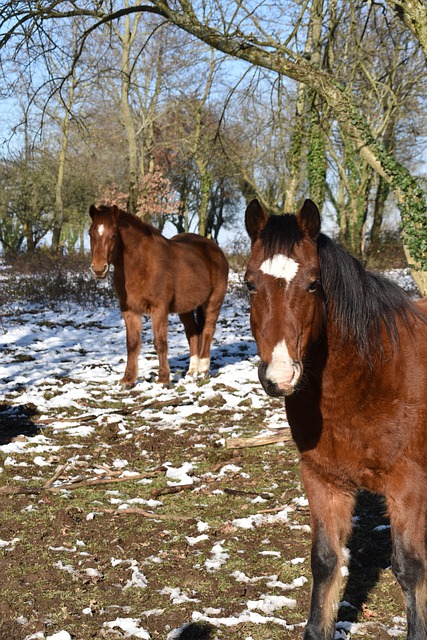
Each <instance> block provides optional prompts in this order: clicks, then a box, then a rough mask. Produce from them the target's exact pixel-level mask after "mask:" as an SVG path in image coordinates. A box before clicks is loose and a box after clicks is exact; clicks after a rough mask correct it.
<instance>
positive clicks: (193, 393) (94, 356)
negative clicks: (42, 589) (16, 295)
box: [0, 271, 413, 640]
mask: <svg viewBox="0 0 427 640" xmlns="http://www.w3.org/2000/svg"><path fill="white" fill-rule="evenodd" d="M389 275H390V276H391V277H393V279H395V280H397V281H398V282H400V283H401V284H403V285H404V286H413V283H412V282H410V276H409V275H408V273H403V274H402V272H400V271H396V272H392V273H390V274H389ZM236 277H237V276H235V274H233V275H232V278H234V279H236ZM125 341H126V339H125V329H124V323H123V321H122V319H121V316H120V313H119V311H118V310H117V308H116V307H115V306H113V307H110V306H107V307H99V308H84V307H81V306H77V305H74V304H72V303H68V304H67V305H63V306H62V307H61V308H59V309H58V308H55V309H54V308H46V307H43V306H39V307H38V306H33V307H31V306H30V305H28V306H27V305H24V306H22V305H14V308H13V314H11V315H10V316H9V317H8V318H7V322H4V323H3V324H2V325H0V350H1V351H2V354H3V355H2V359H1V362H0V377H1V378H2V392H3V398H4V399H6V400H7V402H8V404H9V405H11V406H10V408H9V409H8V411H10V412H11V414H10V415H11V416H12V414H13V417H14V418H17V417H18V418H19V415H20V413H19V412H20V411H21V410H22V407H23V406H25V405H34V406H35V407H37V410H38V412H39V414H41V415H40V420H39V424H41V425H42V426H43V423H45V424H48V425H49V436H50V437H47V436H45V435H43V433H39V434H37V435H32V434H28V435H25V436H19V437H18V438H16V439H14V441H12V442H9V443H7V444H3V445H1V446H0V454H2V455H1V457H0V464H2V465H3V466H4V467H5V466H11V467H19V466H24V465H33V466H34V469H35V474H37V473H43V470H44V468H45V467H47V468H50V471H49V470H47V471H46V472H47V474H48V477H49V476H51V475H52V474H53V472H54V470H55V465H56V464H57V462H58V460H57V458H56V455H57V454H58V452H59V449H60V448H59V446H58V445H57V444H56V443H55V434H56V433H60V432H61V431H66V432H67V433H68V434H69V435H70V436H73V437H75V440H74V444H73V448H72V449H71V447H70V451H69V459H68V465H69V469H71V470H72V472H73V474H75V477H74V480H75V481H78V479H79V466H78V465H79V460H80V458H79V447H80V446H81V445H80V444H79V443H80V442H81V441H82V440H84V438H85V437H87V436H89V435H91V434H93V432H94V430H95V427H94V426H92V425H88V424H85V421H86V420H88V419H89V418H91V419H92V421H93V419H94V417H95V419H96V422H97V424H99V425H106V424H107V425H116V426H117V428H118V429H119V433H120V437H123V438H126V437H128V436H129V433H128V431H127V429H126V427H125V426H124V425H125V423H124V421H123V414H124V412H125V410H126V408H130V409H132V410H135V412H136V414H137V415H138V412H140V415H141V416H144V419H145V421H147V422H148V421H150V419H152V420H153V421H155V425H156V429H157V430H158V431H159V432H160V431H162V430H164V431H167V432H170V434H171V437H175V436H179V435H182V434H185V433H186V429H187V428H188V425H189V424H190V425H191V418H192V416H196V415H204V414H208V412H209V405H208V404H206V401H209V400H212V399H214V398H215V397H216V396H217V394H218V391H217V389H218V386H219V385H222V387H223V388H225V389H226V390H224V391H222V392H221V396H222V400H223V403H224V405H227V407H228V408H230V407H233V411H234V413H233V414H231V415H232V418H231V420H230V422H229V423H228V424H223V425H221V426H218V428H217V433H218V437H217V438H216V441H215V444H216V446H218V447H223V446H224V443H225V439H226V438H228V437H238V436H239V435H240V434H241V432H242V426H243V425H244V422H245V415H246V411H250V409H251V407H253V408H260V407H262V408H265V409H266V412H268V408H269V405H270V399H269V398H268V397H267V396H266V395H265V393H264V391H263V390H262V388H261V386H260V384H259V382H258V375H257V367H256V364H257V360H258V358H257V355H256V346H255V343H254V341H253V339H252V337H251V333H250V327H249V315H248V304H247V301H246V299H245V298H244V297H239V296H236V295H232V294H229V295H228V296H227V298H226V301H225V303H224V306H223V309H222V312H221V316H220V320H219V322H218V325H217V329H216V333H215V338H214V342H213V347H212V364H211V372H212V377H211V378H209V379H207V380H205V381H203V385H202V386H201V385H200V384H198V382H197V381H196V380H193V379H192V378H190V377H188V376H186V370H187V368H188V348H187V342H186V338H185V335H184V332H183V330H182V328H181V324H180V322H179V320H178V318H177V317H175V316H171V317H170V325H169V362H170V365H171V371H172V386H171V388H167V389H166V388H163V387H162V386H161V385H158V384H157V383H156V382H153V381H152V377H153V373H154V374H156V373H157V367H158V365H157V357H156V354H155V352H154V349H153V338H152V333H151V327H150V323H149V321H148V319H145V321H144V324H143V339H142V344H143V347H142V351H141V355H140V358H139V377H138V380H137V383H136V385H135V389H134V391H135V392H136V393H135V394H128V393H126V392H123V393H121V395H120V398H121V400H122V403H121V404H122V409H120V410H116V409H114V410H110V409H104V408H94V409H92V410H91V411H90V412H88V411H87V408H85V406H86V403H87V402H88V401H90V400H93V399H94V398H96V397H97V396H100V394H102V399H103V401H106V400H108V399H109V398H110V397H112V395H114V397H115V398H117V395H118V394H120V391H119V380H120V378H121V377H122V375H123V372H124V367H125V361H124V360H125ZM24 356H25V357H24ZM178 387H179V389H180V393H181V394H182V397H183V398H184V399H185V401H183V402H182V403H181V405H179V406H174V407H173V414H171V410H170V403H171V401H173V399H174V398H175V397H176V394H177V388H178ZM138 392H141V395H142V393H143V396H144V406H139V405H138ZM110 394H111V396H110ZM163 404H164V406H163ZM154 405H155V406H154ZM234 408H235V409H234ZM61 409H62V410H64V420H61V419H60V411H61ZM66 409H72V410H73V411H74V412H75V414H76V419H75V420H72V419H70V412H69V411H65V410H66ZM51 412H52V413H53V414H54V415H55V420H51ZM171 417H172V419H171ZM92 423H93V422H92ZM265 424H267V428H266V429H265V430H264V433H268V434H270V435H271V434H272V433H275V432H276V431H277V429H283V428H287V426H288V425H287V421H286V413H285V410H284V407H283V408H282V409H280V408H279V409H275V410H274V412H273V411H271V412H270V415H268V416H267V420H266V423H265ZM264 426H265V425H264ZM140 428H141V432H143V430H144V428H145V427H144V425H142V426H141V427H140ZM109 446H110V445H109V444H108V442H105V443H103V444H102V447H104V448H105V449H107V448H108V447H109ZM198 447H200V449H201V451H203V447H204V445H199V444H198V443H195V445H194V448H195V450H197V448H198ZM140 454H141V456H144V455H145V456H147V457H148V453H147V452H146V451H143V450H142V451H141V452H140ZM15 456H16V457H15ZM21 456H25V461H22V460H21V459H20V457H21ZM18 457H19V461H18ZM111 466H112V467H113V469H114V470H115V473H117V474H119V473H120V472H122V474H123V476H122V477H126V476H129V477H131V476H132V475H135V471H134V470H133V469H132V468H128V467H130V466H131V465H130V463H129V461H128V460H126V459H121V458H116V459H114V461H113V463H112V465H111ZM164 468H165V470H166V477H167V479H168V481H167V484H168V486H169V487H171V489H173V488H175V487H184V486H191V487H193V486H197V487H201V488H203V486H204V485H203V482H205V481H207V480H212V477H211V478H208V477H207V476H208V474H206V475H205V476H203V475H200V474H198V469H197V463H195V462H193V461H191V462H190V461H188V460H183V461H182V462H181V464H180V465H179V466H177V464H176V463H175V464H173V463H172V462H166V463H164ZM267 470H268V467H267V466H266V471H267ZM1 471H2V468H1V467H0V473H1ZM101 472H102V467H100V468H99V469H98V470H97V469H94V473H101ZM284 473H285V471H284ZM233 477H237V478H246V479H247V478H248V477H249V476H248V474H245V473H244V472H243V470H242V467H241V466H239V465H238V464H234V463H228V464H225V465H223V466H222V467H221V468H220V469H218V471H217V473H216V476H215V478H214V479H219V478H233ZM18 479H19V476H16V478H15V480H18ZM139 482H140V483H150V482H151V480H150V479H149V478H143V479H141V480H139ZM60 484H61V483H60V481H58V480H56V481H55V485H54V486H55V487H60ZM217 491H218V492H220V491H221V490H219V489H218V490H217ZM60 495H61V496H63V498H62V499H64V500H67V496H68V493H67V491H66V489H64V491H63V493H61V494H60ZM106 495H108V499H109V500H110V503H111V505H113V506H114V508H116V509H117V510H122V509H127V508H129V507H130V506H132V507H134V508H138V505H141V506H142V508H144V509H150V510H152V511H153V510H155V509H156V508H158V507H161V506H162V502H161V501H160V500H143V499H136V498H133V499H127V498H126V496H122V495H121V492H120V490H116V491H113V490H110V491H108V492H107V493H106ZM262 502H263V499H262V498H261V497H259V496H258V497H257V498H255V499H253V503H254V504H255V503H256V504H259V510H260V511H262ZM305 507H307V500H306V498H305V497H304V496H301V497H299V498H296V499H294V500H293V502H292V503H291V504H287V505H285V506H284V507H283V508H281V509H280V510H278V511H277V512H275V513H266V512H263V513H261V512H259V513H256V514H254V515H249V516H247V517H240V518H232V517H231V518H230V526H232V527H234V528H235V530H237V531H240V532H242V531H243V532H244V533H243V535H246V532H250V531H251V530H254V529H257V528H260V527H262V526H268V525H272V524H274V523H281V524H286V525H287V526H288V528H289V530H295V531H297V530H299V529H300V530H303V531H307V529H308V527H303V526H299V525H296V524H295V523H293V522H291V519H292V517H293V514H294V513H295V511H296V510H297V509H298V508H305ZM33 508H37V506H35V507H33ZM97 509H98V505H97V504H95V503H94V505H93V511H91V512H89V513H86V514H85V515H84V517H85V518H86V520H91V519H94V518H96V517H98V513H99V511H98V510H97ZM28 510H30V509H29V508H28ZM206 520H208V517H207V516H206ZM382 529H383V527H377V528H376V529H375V531H378V532H380V531H382ZM245 530H246V531H245ZM193 534H197V535H193ZM162 535H164V536H165V538H167V535H168V531H167V529H165V531H164V532H163V534H162ZM214 535H216V533H215V534H214V533H212V532H211V527H210V525H209V523H208V522H206V521H202V520H198V521H197V522H196V523H195V525H194V524H193V526H192V528H190V525H189V527H188V530H187V535H185V536H183V540H185V544H186V545H187V547H189V548H191V549H194V551H195V552H196V551H197V550H198V547H199V545H201V544H202V543H205V542H207V541H208V542H209V551H208V555H207V557H206V556H205V558H206V559H204V560H201V561H200V564H199V565H198V568H199V570H205V571H207V572H211V573H212V574H217V573H218V572H221V571H227V572H228V574H229V575H231V576H233V577H234V578H235V580H236V582H241V583H246V584H259V585H264V584H265V590H266V593H264V594H263V595H262V596H261V597H260V598H258V599H256V600H247V601H246V602H243V600H242V607H241V611H240V612H235V613H234V615H231V616H224V615H222V611H221V610H220V609H213V608H205V609H203V608H202V606H200V607H199V605H198V604H197V603H199V602H200V599H199V598H198V596H197V592H196V591H195V592H194V593H190V592H189V591H188V588H187V589H184V588H182V587H181V586H180V585H179V583H178V580H179V576H171V582H170V584H169V585H165V586H164V587H163V588H162V589H161V590H160V591H159V594H160V595H161V596H162V597H163V598H164V600H165V602H166V600H169V601H170V602H171V603H172V604H173V605H179V604H180V603H185V602H192V603H195V607H194V610H193V614H192V620H193V621H204V622H207V623H209V624H211V625H213V626H214V627H216V628H220V627H232V626H236V628H239V627H238V625H245V623H252V624H257V625H258V624H260V625H264V624H276V625H279V626H280V627H282V628H284V629H288V630H293V629H297V627H298V629H297V630H296V631H295V633H296V635H297V636H298V637H299V636H300V635H301V633H302V632H301V628H300V627H303V626H304V624H305V623H304V622H301V624H298V625H289V624H288V623H287V622H286V614H285V613H284V612H283V610H284V609H286V608H292V607H295V604H296V600H295V599H294V598H292V597H286V596H284V595H279V594H280V592H282V593H283V592H284V591H285V592H294V591H295V590H298V589H299V588H301V587H303V586H304V585H305V584H306V583H307V580H308V578H307V577H306V576H305V575H301V576H300V577H298V578H296V579H294V580H293V581H292V582H289V583H286V582H283V581H281V580H280V579H279V577H278V575H276V574H273V575H261V576H252V577H250V576H248V575H246V574H244V573H243V572H239V571H235V572H233V571H232V569H230V568H229V565H231V564H232V562H231V561H232V558H230V550H229V549H228V548H227V546H226V543H225V540H218V539H215V537H214ZM18 543H19V538H13V539H11V540H0V548H1V549H2V550H3V551H4V552H5V553H7V552H8V551H10V550H13V549H14V548H15V546H16V545H17V544H18ZM76 546H77V547H79V548H83V547H84V546H85V542H84V541H81V540H79V541H74V545H73V544H71V542H70V544H69V545H67V546H64V545H60V546H56V547H51V551H52V552H54V553H61V552H62V553H70V552H73V551H74V552H75V550H76ZM81 553H84V551H82V552H81ZM115 553H118V552H117V551H115ZM259 553H261V554H263V555H265V556H270V561H271V566H272V567H277V565H278V564H280V562H284V558H283V552H279V551H277V550H272V549H266V550H262V549H260V550H259ZM55 557H56V558H57V557H58V556H55ZM162 561H163V560H162V558H161V557H154V556H150V557H148V558H147V559H146V560H144V565H145V564H147V565H150V563H161V562H162ZM287 562H289V563H290V564H291V565H298V566H299V565H301V573H305V574H307V575H309V562H308V560H307V559H306V558H302V557H297V558H293V559H288V560H287ZM274 563H276V564H274ZM53 566H54V567H55V568H56V569H57V570H58V571H61V572H65V573H67V574H69V576H70V580H71V579H72V578H73V577H74V576H75V575H76V574H77V573H78V572H81V571H83V570H82V569H81V568H77V567H75V566H73V565H72V564H68V563H66V562H64V561H63V560H61V559H59V560H57V561H54V562H53ZM111 566H112V567H113V568H117V571H120V570H122V571H124V572H125V574H126V577H125V580H124V582H123V584H122V587H121V588H122V589H130V588H136V589H141V590H148V588H149V587H150V574H149V571H147V572H146V573H147V576H148V577H146V575H145V574H144V572H143V571H142V568H141V567H140V565H139V564H138V562H137V561H136V560H134V559H129V558H127V559H125V558H124V557H118V558H114V557H111ZM151 566H153V564H151ZM144 570H145V569H144ZM84 571H85V572H86V575H87V577H88V578H91V579H94V580H96V579H102V572H100V571H99V570H98V569H96V568H93V567H89V568H86V569H84ZM272 571H277V569H276V568H273V569H272ZM342 572H343V573H346V572H347V569H346V568H345V567H343V568H342ZM174 580H175V582H174ZM272 590H275V595H273V594H272V593H270V591H272ZM197 607H199V608H200V610H199V609H198V608H197ZM162 612H163V609H153V610H147V611H145V612H138V615H139V616H140V617H138V618H135V617H116V618H114V616H113V615H111V618H112V619H111V620H109V621H106V622H103V623H102V625H103V628H102V629H101V630H100V636H101V635H102V637H104V636H105V637H109V636H110V634H112V635H111V637H124V638H132V637H134V638H143V639H148V640H149V639H150V634H149V633H148V631H146V630H145V629H144V625H143V622H142V619H143V618H144V619H147V618H149V617H151V616H157V615H160V614H161V613H162ZM83 614H84V615H85V616H90V615H92V611H91V608H90V607H86V608H85V609H84V610H83ZM187 627H188V624H185V625H183V626H182V627H180V628H179V629H170V630H169V632H168V635H167V638H168V640H174V639H175V638H176V639H177V638H179V637H180V635H181V633H182V632H183V631H184V630H185V628H187ZM404 627H405V621H404V620H402V619H400V618H396V619H395V621H394V627H393V628H389V629H387V633H388V635H390V636H397V635H399V634H402V633H403V629H404ZM367 628H368V629H369V627H367V626H366V625H365V624H358V625H356V624H350V623H344V622H341V623H337V629H336V636H335V637H336V638H349V637H350V636H351V635H353V634H356V635H357V634H358V633H361V634H364V633H365V631H366V629H367ZM245 637H246V636H245ZM69 639H71V636H70V633H69V632H68V631H67V630H61V631H59V632H58V633H55V634H53V635H45V634H44V633H42V632H38V633H35V634H32V635H27V636H25V638H24V634H23V640H69ZM246 640H250V637H246Z"/></svg>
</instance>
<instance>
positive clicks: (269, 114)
mask: <svg viewBox="0 0 427 640" xmlns="http://www.w3.org/2000/svg"><path fill="white" fill-rule="evenodd" d="M0 48H1V52H2V56H1V72H2V74H3V92H2V95H1V97H2V98H4V99H6V98H8V99H9V100H10V99H11V96H13V101H14V104H15V105H16V106H15V109H16V113H14V117H13V119H12V124H11V128H10V130H9V131H8V132H6V133H8V141H9V146H3V154H2V162H1V168H0V172H1V173H0V176H1V179H0V242H1V243H2V245H3V248H4V249H11V250H19V249H23V248H25V249H26V250H32V249H33V248H34V247H36V246H37V244H38V243H39V242H40V241H41V239H42V237H43V236H46V234H47V233H48V232H50V237H51V241H50V242H51V250H52V251H53V252H57V251H58V250H59V249H60V248H61V247H62V246H63V245H64V244H65V245H66V246H67V247H73V246H76V245H77V243H79V242H80V246H83V245H82V234H83V232H84V227H85V223H86V212H87V209H88V206H89V204H90V203H91V202H93V201H97V202H100V201H101V200H105V201H107V200H108V201H110V202H112V201H115V202H117V203H119V204H120V205H121V206H123V207H125V208H127V210H129V211H131V212H134V213H137V214H138V215H141V216H142V217H143V218H144V219H146V220H148V221H151V222H153V223H154V224H156V225H157V226H159V227H160V228H162V227H163V226H164V224H165V223H166V221H169V222H170V223H171V224H173V225H174V226H175V228H176V230H177V231H184V230H188V229H191V230H196V231H198V232H199V233H201V234H202V235H210V236H211V237H213V238H214V239H217V238H218V234H219V231H220V230H221V229H222V228H224V227H226V226H227V225H228V226H229V227H232V226H233V221H234V219H235V216H236V215H237V214H238V212H240V210H241V207H242V200H243V201H244V200H246V201H248V200H250V199H251V198H252V197H254V196H256V197H258V198H259V200H260V201H261V203H262V204H263V206H264V207H265V208H266V209H267V210H268V211H271V212H274V213H282V212H284V211H286V212H293V211H295V210H296V209H297V208H298V206H299V204H300V202H301V200H302V199H303V198H304V197H306V196H309V197H311V198H312V199H313V200H315V201H316V203H317V204H318V206H319V207H320V209H322V208H323V210H324V212H325V215H326V213H328V215H329V216H331V217H332V218H333V219H334V221H335V222H336V225H337V228H338V233H339V237H340V240H341V241H342V242H343V244H344V245H345V246H346V248H347V249H349V250H350V251H351V252H352V253H353V254H354V255H357V256H363V255H364V254H365V252H366V250H367V244H366V243H367V240H369V242H370V246H371V247H372V246H376V245H377V244H378V243H379V242H380V237H381V231H382V227H383V218H384V213H385V211H386V210H387V209H388V208H389V207H390V206H391V204H392V202H393V200H394V201H395V202H396V203H397V204H398V206H399V208H400V212H401V219H402V237H403V241H404V244H405V247H406V249H407V251H408V255H410V259H411V260H412V261H413V262H414V263H416V264H417V265H418V266H420V268H421V269H424V268H425V267H426V265H427V228H426V204H425V190H423V185H422V182H420V180H419V179H418V178H417V175H418V174H420V173H421V171H422V164H421V163H420V160H421V161H422V160H423V156H422V152H423V147H422V145H423V143H424V144H425V135H424V137H423V131H425V124H426V122H425V101H426V92H425V71H426V52H427V8H426V4H425V2H424V1H422V0H414V1H413V2H411V3H407V2H404V1H403V0H401V1H400V2H397V1H395V2H392V1H390V2H364V1H360V2H356V1H355V0H350V1H349V2H343V1H341V0H305V1H304V2H299V1H298V2H297V1H293V0H284V1H282V2H280V3H271V2H269V3H267V2H263V1H261V2H257V3H255V2H252V0H249V1H245V2H241V1H240V0H239V1H236V2H231V3H227V6H225V5H224V3H223V2H221V1H220V0H208V1H205V2H203V3H200V4H199V3H198V2H190V1H189V0H175V2H173V3H172V2H167V1H166V0H149V1H148V2H146V3H145V4H142V3H141V2H140V0H120V1H119V0H112V1H110V2H109V3H104V2H97V1H95V2H92V1H90V2H80V1H74V2H53V3H52V2H49V3H47V2H46V3H45V2H43V1H38V2H32V1H30V2H23V1H22V2H21V1H18V2H16V1H15V2H5V3H4V7H3V13H2V18H1V20H0ZM424 162H425V157H424ZM368 246H369V245H368Z"/></svg>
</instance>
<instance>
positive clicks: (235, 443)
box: [225, 429, 293, 449]
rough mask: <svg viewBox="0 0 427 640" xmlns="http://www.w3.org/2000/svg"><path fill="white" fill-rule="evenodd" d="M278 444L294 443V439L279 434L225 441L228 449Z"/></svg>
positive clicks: (286, 434)
mask: <svg viewBox="0 0 427 640" xmlns="http://www.w3.org/2000/svg"><path fill="white" fill-rule="evenodd" d="M276 442H293V438H292V436H291V434H290V433H289V429H286V432H283V431H282V432H280V433H277V434H276V435H274V436H257V437H255V438H228V439H227V440H226V441H225V445H226V448H227V449H243V448H244V447H261V446H262V445H265V444H274V443H276Z"/></svg>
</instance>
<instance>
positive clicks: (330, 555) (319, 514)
mask: <svg viewBox="0 0 427 640" xmlns="http://www.w3.org/2000/svg"><path fill="white" fill-rule="evenodd" d="M302 472H303V481H304V486H305V490H306V492H307V497H308V501H309V505H310V518H311V536H312V546H311V571H312V576H313V586H312V592H311V603H310V612H309V616H308V622H307V626H306V628H305V633H304V640H332V639H333V637H334V634H335V617H336V611H337V601H338V593H339V588H340V585H341V564H342V562H341V560H342V551H341V549H342V545H343V544H345V541H346V540H347V537H348V534H349V532H350V529H351V515H352V511H353V507H354V502H355V496H354V494H352V493H346V492H343V491H340V490H339V489H337V488H336V487H335V486H334V485H332V484H329V483H327V482H325V480H324V479H323V478H321V477H319V476H318V475H317V474H316V473H314V472H313V471H312V470H311V469H310V468H308V467H307V466H306V465H304V463H303V465H302Z"/></svg>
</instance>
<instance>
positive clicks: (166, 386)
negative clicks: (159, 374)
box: [157, 380, 171, 389]
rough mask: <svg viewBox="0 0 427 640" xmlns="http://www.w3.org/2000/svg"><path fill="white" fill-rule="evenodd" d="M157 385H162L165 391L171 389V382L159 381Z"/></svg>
mask: <svg viewBox="0 0 427 640" xmlns="http://www.w3.org/2000/svg"><path fill="white" fill-rule="evenodd" d="M157 384H161V385H162V387H164V388H165V389H169V387H170V386H171V383H170V380H157Z"/></svg>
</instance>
